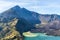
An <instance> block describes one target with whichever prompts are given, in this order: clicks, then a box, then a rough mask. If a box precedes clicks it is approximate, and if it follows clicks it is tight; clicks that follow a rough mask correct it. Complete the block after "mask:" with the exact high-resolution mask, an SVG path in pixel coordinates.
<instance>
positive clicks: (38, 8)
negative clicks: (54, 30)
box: [0, 0, 60, 15]
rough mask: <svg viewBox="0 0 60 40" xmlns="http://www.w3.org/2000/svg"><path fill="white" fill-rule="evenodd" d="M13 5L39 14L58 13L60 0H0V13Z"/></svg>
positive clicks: (59, 12) (59, 11)
mask: <svg viewBox="0 0 60 40" xmlns="http://www.w3.org/2000/svg"><path fill="white" fill-rule="evenodd" d="M15 5H19V6H20V7H22V8H23V7H24V8H26V9H28V10H30V11H34V12H37V13H40V14H59V15H60V0H0V13H1V12H3V11H5V10H7V9H9V8H11V7H13V6H15Z"/></svg>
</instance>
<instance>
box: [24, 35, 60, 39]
mask: <svg viewBox="0 0 60 40" xmlns="http://www.w3.org/2000/svg"><path fill="white" fill-rule="evenodd" d="M24 40H60V36H46V35H44V34H43V35H41V34H39V35H38V36H36V37H25V38H24Z"/></svg>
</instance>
